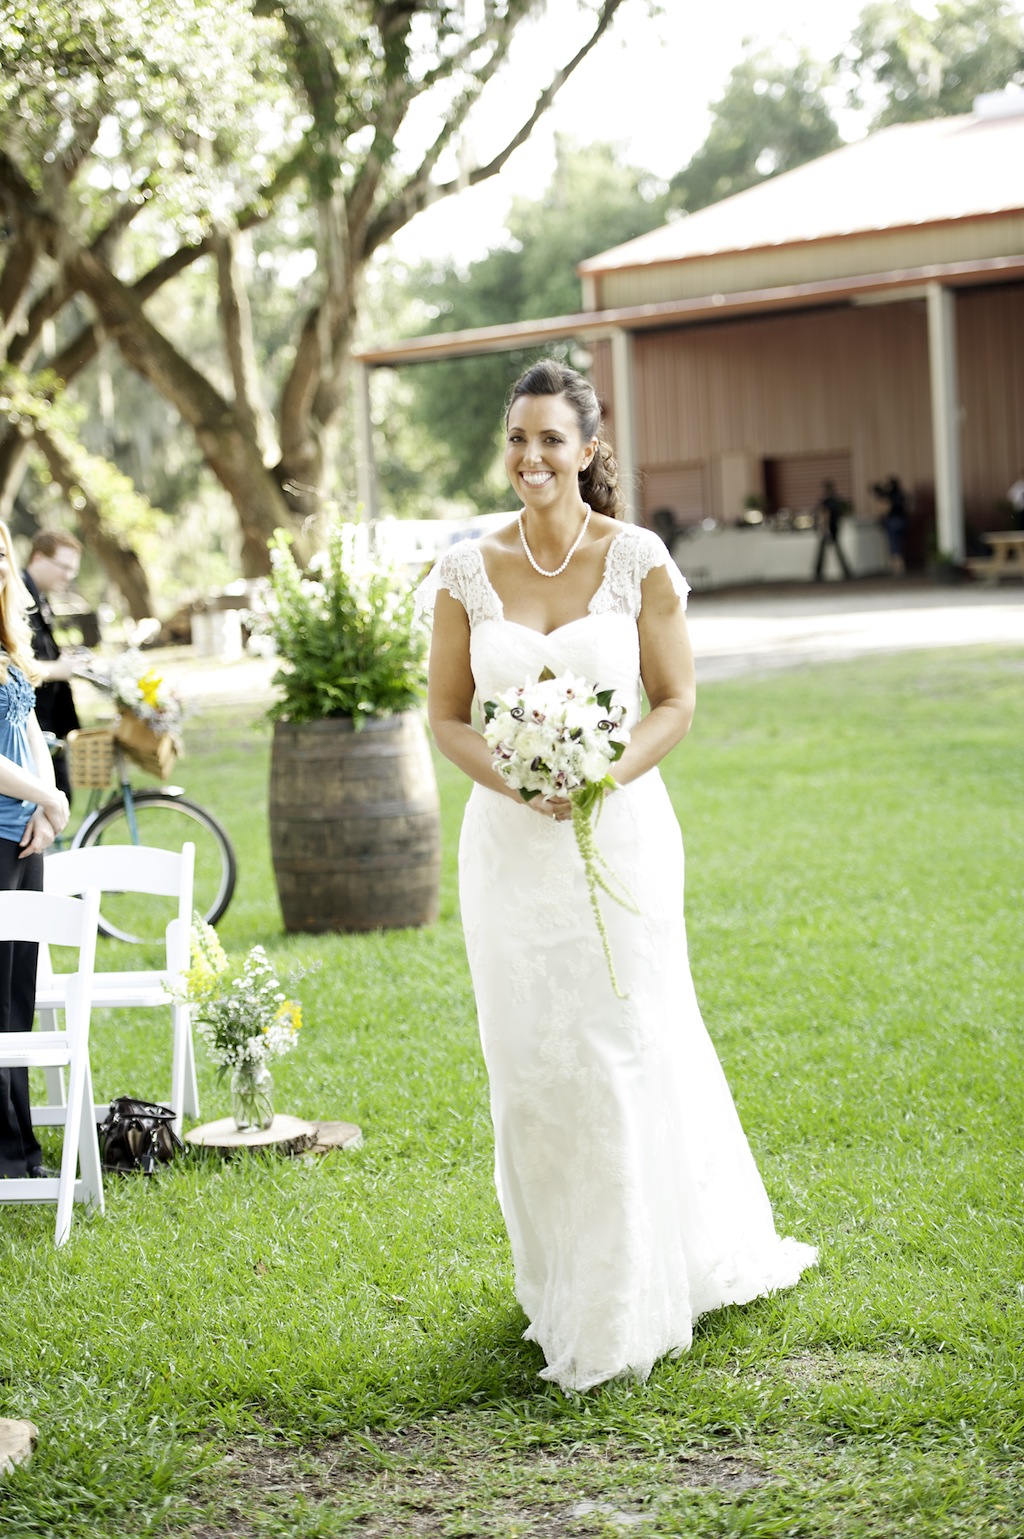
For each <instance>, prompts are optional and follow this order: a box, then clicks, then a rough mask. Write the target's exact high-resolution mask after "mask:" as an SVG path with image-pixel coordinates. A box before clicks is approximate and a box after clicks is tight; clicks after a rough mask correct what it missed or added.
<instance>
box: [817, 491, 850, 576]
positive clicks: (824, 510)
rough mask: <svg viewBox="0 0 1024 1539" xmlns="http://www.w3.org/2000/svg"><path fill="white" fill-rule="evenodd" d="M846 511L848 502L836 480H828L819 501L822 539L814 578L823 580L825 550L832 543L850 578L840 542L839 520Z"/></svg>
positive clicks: (844, 570) (840, 562) (844, 573)
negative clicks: (843, 497) (840, 494)
mask: <svg viewBox="0 0 1024 1539" xmlns="http://www.w3.org/2000/svg"><path fill="white" fill-rule="evenodd" d="M845 511H846V504H845V502H844V501H843V499H842V498H841V497H840V496H839V495H838V493H837V492H836V487H835V482H834V481H826V482H825V485H824V487H823V488H822V498H821V501H820V502H819V503H818V525H819V528H820V529H821V539H820V541H819V542H818V559H817V562H816V563H815V567H814V580H815V582H821V580H822V577H823V575H824V571H825V552H826V550H827V549H828V547H829V546H830V545H831V547H832V549H833V550H834V551H835V553H836V557H837V559H838V561H839V565H840V567H841V568H842V572H843V576H844V577H846V578H850V577H852V576H853V573H852V572H851V571H850V566H849V563H848V561H847V559H846V557H845V556H844V555H843V547H842V546H841V545H840V543H839V520H840V519H841V518H842V516H843V514H844V513H845Z"/></svg>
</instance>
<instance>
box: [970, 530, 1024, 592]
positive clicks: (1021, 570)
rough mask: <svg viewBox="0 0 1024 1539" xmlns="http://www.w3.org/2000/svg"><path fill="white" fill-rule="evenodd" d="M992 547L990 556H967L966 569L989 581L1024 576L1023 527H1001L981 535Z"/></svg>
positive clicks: (993, 581)
mask: <svg viewBox="0 0 1024 1539" xmlns="http://www.w3.org/2000/svg"><path fill="white" fill-rule="evenodd" d="M982 538H983V539H984V540H985V541H986V543H987V544H989V545H991V547H992V554H991V556H969V557H968V558H967V563H966V564H967V569H968V571H970V572H974V573H975V575H976V576H978V577H984V578H985V579H986V580H987V581H988V582H989V583H997V582H999V581H1001V579H1002V578H1004V577H1024V529H1001V530H997V531H995V532H994V533H993V532H988V531H986V533H985V534H984V535H983V536H982Z"/></svg>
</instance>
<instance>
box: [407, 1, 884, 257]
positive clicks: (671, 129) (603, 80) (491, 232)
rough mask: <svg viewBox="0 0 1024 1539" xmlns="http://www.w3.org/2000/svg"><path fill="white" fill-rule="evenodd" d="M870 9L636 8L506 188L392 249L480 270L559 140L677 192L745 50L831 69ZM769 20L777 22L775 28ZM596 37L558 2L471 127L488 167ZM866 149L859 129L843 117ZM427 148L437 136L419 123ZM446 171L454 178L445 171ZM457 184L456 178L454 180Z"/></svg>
mask: <svg viewBox="0 0 1024 1539" xmlns="http://www.w3.org/2000/svg"><path fill="white" fill-rule="evenodd" d="M865 3H866V0H710V3H709V0H661V4H660V5H659V6H657V7H654V8H653V9H656V10H657V11H659V12H660V14H655V15H652V14H651V11H652V6H651V4H650V3H649V0H625V3H624V4H623V5H622V6H621V8H620V9H619V11H618V12H617V13H616V16H615V19H614V21H613V22H612V24H611V26H610V27H609V29H608V31H607V32H606V33H605V35H604V37H603V38H602V39H601V41H600V42H599V43H598V44H597V46H596V47H595V48H594V49H593V51H592V52H591V53H590V54H589V55H588V57H587V58H586V59H585V60H584V62H583V63H582V64H581V65H580V66H579V67H578V69H577V70H576V72H575V73H574V74H573V75H572V76H571V77H570V78H569V80H568V81H567V82H566V84H565V85H564V86H563V87H562V89H561V91H560V92H559V93H558V95H557V96H556V98H555V101H554V104H553V105H552V107H551V108H550V109H549V110H548V112H547V113H546V114H545V116H544V117H543V118H542V119H541V122H540V123H539V124H538V126H537V127H536V128H535V129H534V131H533V134H532V135H531V137H530V139H529V141H528V142H527V144H525V145H523V146H522V148H521V149H519V150H517V151H516V153H515V155H513V156H512V157H511V159H510V160H509V161H508V163H507V165H506V166H505V167H504V169H503V170H502V171H501V172H500V173H499V175H498V176H496V177H493V178H492V179H491V180H490V181H488V182H485V183H482V184H481V185H480V186H479V187H474V188H469V189H468V190H467V191H465V192H463V193H460V194H458V195H457V196H456V197H453V198H449V199H446V200H444V201H443V202H442V203H439V204H436V205H435V206H434V207H433V208H431V209H427V210H426V211H425V212H424V213H422V214H419V215H417V217H416V218H415V219H413V220H412V221H411V222H410V223H409V224H408V225H407V226H406V227H405V228H404V229H403V230H401V231H399V233H398V235H396V237H395V239H394V241H393V242H392V246H391V252H392V254H393V255H394V256H397V257H399V258H400V259H401V260H404V261H410V262H411V261H418V260H421V259H423V258H430V259H437V260H441V259H445V258H448V257H456V258H457V259H458V260H459V261H460V262H471V261H475V260H476V259H477V258H479V257H481V256H483V255H484V253H485V252H486V251H487V250H489V249H490V248H491V247H493V246H496V245H498V244H500V242H501V240H502V235H503V227H504V220H505V216H506V214H507V211H508V208H509V205H510V203H511V200H512V198H513V197H514V196H516V195H519V196H524V197H527V198H531V199H532V198H539V197H540V196H541V195H542V194H543V192H544V190H545V189H546V187H547V185H548V183H549V182H550V180H551V176H552V173H553V170H554V165H555V153H554V143H555V135H556V134H564V135H567V136H569V137H570V138H572V139H573V140H575V141H576V143H578V144H581V145H586V144H591V143H594V142H595V141H606V142H610V143H613V144H615V145H616V146H617V147H618V148H619V150H620V152H621V156H622V158H623V160H624V161H626V162H628V163H630V164H633V165H635V166H639V167H641V168H642V169H644V170H648V171H651V172H653V173H654V174H655V176H657V177H659V178H662V179H664V180H666V181H667V180H668V178H669V177H671V176H672V175H674V173H675V172H676V171H679V170H681V168H682V167H683V166H684V165H685V164H686V162H687V161H688V160H689V159H690V157H691V156H692V155H693V153H694V151H695V150H697V149H698V148H699V146H700V145H701V143H702V142H703V140H704V137H705V135H706V133H707V130H708V127H709V124H710V114H709V112H708V104H709V103H710V102H712V101H714V100H715V99H716V98H717V97H718V96H719V95H720V94H721V92H722V88H723V87H724V85H725V83H726V80H727V79H728V76H729V72H730V70H731V69H732V68H733V66H734V65H735V64H736V63H738V62H739V59H740V57H741V56H742V53H743V45H744V41H745V40H746V39H750V40H751V41H753V42H755V43H757V44H765V45H767V46H768V47H769V48H771V50H772V51H773V52H777V53H781V52H782V50H783V49H784V48H785V46H786V43H785V40H786V39H788V40H791V41H792V42H793V43H795V44H796V45H798V46H802V47H805V48H806V49H807V50H808V51H809V52H810V53H811V54H812V55H814V56H815V57H816V58H819V59H822V60H827V59H829V58H831V57H833V56H834V55H835V54H836V53H838V52H839V51H840V49H841V48H842V47H843V45H844V44H845V42H846V41H847V39H848V37H849V35H850V33H851V31H852V30H853V28H854V26H855V24H856V22H857V18H858V17H859V15H860V12H861V10H862V9H863V7H864V5H865ZM769 17H770V21H769V20H767V18H769ZM586 35H587V13H586V7H585V6H584V5H582V4H580V3H579V0H547V5H546V7H545V9H544V13H543V15H542V16H540V17H539V18H538V19H537V20H536V21H534V22H531V23H530V24H529V25H524V26H523V27H522V28H521V29H520V30H519V32H518V33H517V35H516V38H515V40H514V44H513V48H512V51H511V54H510V58H509V61H508V63H507V65H506V68H505V71H504V72H503V75H502V76H501V77H500V78H496V79H495V80H493V81H491V82H490V83H489V85H488V87H487V89H486V91H485V92H484V94H483V96H482V98H481V102H480V104H479V106H478V109H477V110H476V112H475V115H474V117H473V118H472V119H471V122H470V140H471V145H472V152H473V154H474V156H475V158H476V160H477V162H478V163H484V162H486V160H487V158H488V157H489V156H490V155H492V154H494V153H495V152H496V151H497V150H498V149H499V148H500V147H501V145H502V143H503V142H504V140H505V138H506V137H507V136H508V133H509V130H510V128H514V127H518V125H519V123H520V122H521V121H522V120H523V119H524V118H525V117H526V116H527V115H528V113H529V111H530V109H531V108H532V106H533V103H534V101H535V100H536V98H537V96H538V95H539V93H540V91H541V90H542V89H543V87H544V86H545V85H546V84H547V81H548V79H549V78H550V75H551V74H552V72H553V70H554V69H555V68H556V67H557V66H559V65H561V64H564V63H566V62H567V61H568V59H570V58H571V57H572V55H573V53H574V52H575V51H576V49H577V48H578V47H579V46H580V43H581V41H582V39H583V38H584V37H585V36H586ZM839 122H840V129H841V131H842V132H843V133H844V135H845V136H846V137H855V136H856V134H857V133H858V132H859V131H861V128H860V124H859V123H858V122H857V120H855V119H854V118H853V117H852V116H851V117H849V118H848V119H847V120H845V121H844V119H843V118H842V117H841V116H840V117H839ZM408 131H409V133H410V135H411V136H413V137H415V138H416V139H417V140H418V142H419V144H420V145H421V144H422V142H423V137H424V134H425V133H426V132H428V131H429V124H427V123H426V122H424V121H416V120H415V119H413V120H411V121H410V123H409V125H408ZM442 171H444V168H442ZM446 174H447V175H449V176H451V175H454V174H455V172H454V166H453V165H452V166H449V167H448V168H447V173H446Z"/></svg>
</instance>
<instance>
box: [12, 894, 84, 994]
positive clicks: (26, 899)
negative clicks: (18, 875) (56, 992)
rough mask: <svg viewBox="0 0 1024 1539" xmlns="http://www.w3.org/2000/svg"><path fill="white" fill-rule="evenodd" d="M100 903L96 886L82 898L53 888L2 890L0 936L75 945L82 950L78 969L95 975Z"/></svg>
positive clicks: (58, 944) (54, 944) (17, 939)
mask: <svg viewBox="0 0 1024 1539" xmlns="http://www.w3.org/2000/svg"><path fill="white" fill-rule="evenodd" d="M99 907H100V897H99V893H98V892H97V891H96V890H95V889H90V890H87V891H86V892H84V893H83V894H82V896H81V897H80V898H70V897H65V896H63V895H61V894H56V893H51V892H0V940H12V941H15V940H16V941H37V942H39V943H40V944H41V945H50V946H73V947H75V948H76V949H77V951H78V971H79V972H84V973H88V974H90V975H91V974H92V970H93V967H94V965H95V961H96V921H97V917H98V915H99Z"/></svg>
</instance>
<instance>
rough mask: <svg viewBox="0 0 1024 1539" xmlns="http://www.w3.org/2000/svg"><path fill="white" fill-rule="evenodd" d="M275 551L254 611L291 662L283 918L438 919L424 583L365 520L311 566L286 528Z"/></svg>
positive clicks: (285, 687)
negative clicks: (415, 593) (420, 592)
mask: <svg viewBox="0 0 1024 1539" xmlns="http://www.w3.org/2000/svg"><path fill="white" fill-rule="evenodd" d="M271 560H272V563H273V565H272V574H271V577H270V579H269V580H268V581H267V582H266V583H265V584H264V585H263V587H262V589H261V590H259V591H258V593H257V595H256V598H255V600H254V603H253V607H252V609H251V610H250V611H249V613H248V614H247V615H246V616H245V624H246V625H247V627H248V628H249V630H250V632H251V634H252V640H251V641H250V647H251V648H252V649H253V650H259V651H270V652H272V653H273V654H275V655H276V656H277V657H278V658H279V659H280V664H281V666H280V668H279V669H278V671H277V673H276V674H275V675H274V684H275V685H276V687H277V689H278V690H279V691H280V698H279V699H278V701H277V702H276V703H275V705H274V706H273V707H272V710H271V713H270V714H271V717H272V719H273V720H274V740H273V748H272V753H271V768H270V846H271V856H272V859H273V865H274V876H275V879H276V881H277V890H278V896H279V898H280V902H281V912H282V915H283V917H284V924H285V929H287V930H293V931H302V930H308V931H324V930H377V929H394V928H398V927H403V926H411V925H423V924H428V923H430V922H432V921H433V920H434V919H436V917H437V909H438V886H439V874H440V815H439V807H438V796H437V780H436V777H435V774H434V765H433V760H432V758H431V755H430V749H429V746H428V743H427V737H426V731H425V729H424V724H423V717H422V700H423V694H424V685H425V656H426V635H425V632H424V631H423V629H422V628H421V626H420V624H419V622H418V621H417V619H416V616H415V612H414V608H413V598H412V582H411V581H410V579H409V576H408V574H405V573H403V572H402V571H400V570H399V569H397V568H392V567H389V566H388V565H387V564H386V563H385V562H383V561H382V560H381V559H380V558H379V557H378V556H377V555H375V553H374V551H373V549H372V546H371V543H370V537H369V533H368V529H367V526H366V525H361V524H351V523H349V524H345V523H336V524H334V525H333V526H332V527H331V528H330V530H329V531H328V533H327V537H326V541H325V544H324V546H323V549H322V550H321V551H319V552H318V553H317V555H315V556H314V557H313V559H312V561H311V562H310V563H309V566H308V567H307V568H306V569H305V570H302V569H300V567H299V566H298V564H297V563H296V561H295V557H294V555H293V554H292V549H291V544H290V542H289V539H288V537H287V536H286V535H284V534H283V533H281V532H280V531H279V532H278V534H277V536H276V537H275V539H274V541H273V542H272V545H271Z"/></svg>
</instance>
